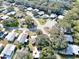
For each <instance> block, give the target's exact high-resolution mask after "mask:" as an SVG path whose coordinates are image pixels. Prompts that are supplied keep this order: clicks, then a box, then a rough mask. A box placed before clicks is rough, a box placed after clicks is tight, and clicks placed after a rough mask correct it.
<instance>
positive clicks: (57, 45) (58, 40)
mask: <svg viewBox="0 0 79 59" xmlns="http://www.w3.org/2000/svg"><path fill="white" fill-rule="evenodd" d="M50 40H51V43H52V47H53V48H54V49H62V48H65V47H67V42H66V39H65V38H64V33H63V30H62V28H61V27H60V26H58V25H56V26H53V28H52V30H51V31H50Z"/></svg>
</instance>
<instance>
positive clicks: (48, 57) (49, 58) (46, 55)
mask: <svg viewBox="0 0 79 59" xmlns="http://www.w3.org/2000/svg"><path fill="white" fill-rule="evenodd" d="M40 59H56V56H55V54H54V51H53V50H52V49H51V48H50V47H45V48H43V49H42V52H41V53H40Z"/></svg>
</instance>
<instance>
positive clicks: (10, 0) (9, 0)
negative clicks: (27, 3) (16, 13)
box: [6, 0, 15, 3]
mask: <svg viewBox="0 0 79 59" xmlns="http://www.w3.org/2000/svg"><path fill="white" fill-rule="evenodd" d="M6 1H8V2H11V3H14V2H15V1H14V0H6Z"/></svg>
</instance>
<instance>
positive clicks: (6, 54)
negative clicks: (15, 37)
mask: <svg viewBox="0 0 79 59" xmlns="http://www.w3.org/2000/svg"><path fill="white" fill-rule="evenodd" d="M15 48H16V46H15V45H13V44H7V45H6V46H5V48H4V49H3V51H2V52H1V55H0V56H1V58H5V59H12V56H13V54H14V50H15Z"/></svg>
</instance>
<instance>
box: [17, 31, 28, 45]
mask: <svg viewBox="0 0 79 59" xmlns="http://www.w3.org/2000/svg"><path fill="white" fill-rule="evenodd" d="M17 41H18V42H19V43H21V44H24V43H25V42H27V41H28V39H27V35H26V34H25V33H24V32H23V33H21V34H20V35H19V37H18V39H17Z"/></svg>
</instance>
